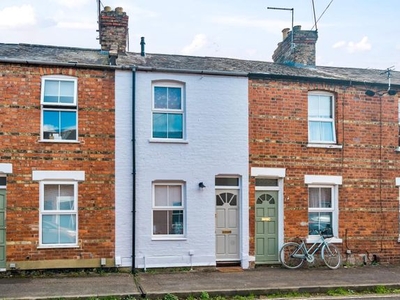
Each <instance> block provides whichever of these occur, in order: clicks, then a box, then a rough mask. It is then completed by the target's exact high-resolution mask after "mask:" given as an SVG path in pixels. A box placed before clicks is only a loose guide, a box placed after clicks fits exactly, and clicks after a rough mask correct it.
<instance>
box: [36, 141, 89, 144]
mask: <svg viewBox="0 0 400 300" xmlns="http://www.w3.org/2000/svg"><path fill="white" fill-rule="evenodd" d="M38 142H39V143H64V144H65V143H70V144H80V143H81V141H76V140H39V141H38Z"/></svg>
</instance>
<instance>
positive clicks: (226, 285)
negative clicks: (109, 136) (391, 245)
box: [0, 265, 400, 300]
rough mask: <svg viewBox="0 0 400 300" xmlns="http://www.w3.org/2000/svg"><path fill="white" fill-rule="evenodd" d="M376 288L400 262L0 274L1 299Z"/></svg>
mask: <svg viewBox="0 0 400 300" xmlns="http://www.w3.org/2000/svg"><path fill="white" fill-rule="evenodd" d="M377 286H385V287H388V288H396V289H397V288H400V265H388V266H384V265H367V266H360V267H348V268H345V267H341V268H339V269H336V270H331V269H328V268H326V267H309V266H306V267H302V268H301V269H295V270H289V269H285V268H283V267H281V266H262V267H257V268H254V269H249V270H242V269H241V268H240V267H222V268H213V269H194V270H190V271H159V270H158V271H157V270H150V271H148V272H143V271H138V272H136V273H134V274H132V273H122V272H118V273H117V272H105V273H101V274H98V275H85V276H54V277H35V276H32V277H29V278H26V277H23V278H22V277H18V276H14V277H13V276H11V275H9V276H3V277H1V278H0V299H13V300H16V299H68V298H69V299H78V298H80V299H95V298H99V297H112V296H114V297H121V298H129V299H133V298H136V299H140V298H151V299H161V298H163V297H164V296H165V295H167V294H173V295H175V296H178V297H188V296H190V295H191V296H194V297H199V296H200V295H201V293H202V292H207V293H208V294H209V296H217V295H223V296H234V295H240V296H246V295H254V296H266V295H271V294H278V293H285V292H308V293H323V292H326V291H328V290H333V289H335V288H344V289H346V290H354V291H361V290H366V289H372V288H374V287H377ZM398 296H399V297H398V298H396V299H400V294H399V295H398Z"/></svg>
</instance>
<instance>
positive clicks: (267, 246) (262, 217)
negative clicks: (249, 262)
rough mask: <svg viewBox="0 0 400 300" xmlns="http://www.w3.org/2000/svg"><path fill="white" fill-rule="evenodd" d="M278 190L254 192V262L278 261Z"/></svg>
mask: <svg viewBox="0 0 400 300" xmlns="http://www.w3.org/2000/svg"><path fill="white" fill-rule="evenodd" d="M278 196H279V193H278V191H257V192H256V220H255V222H256V224H255V226H256V230H255V232H256V236H255V242H256V245H255V249H256V263H268V262H277V261H278V250H279V249H278Z"/></svg>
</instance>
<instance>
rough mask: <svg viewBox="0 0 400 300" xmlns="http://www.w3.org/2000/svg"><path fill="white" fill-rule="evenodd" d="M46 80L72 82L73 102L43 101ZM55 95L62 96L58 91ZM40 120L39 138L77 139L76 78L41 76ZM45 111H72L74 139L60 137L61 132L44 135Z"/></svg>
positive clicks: (75, 140) (52, 139)
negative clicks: (73, 114)
mask: <svg viewBox="0 0 400 300" xmlns="http://www.w3.org/2000/svg"><path fill="white" fill-rule="evenodd" d="M48 81H59V82H72V83H73V84H74V90H73V102H72V103H62V102H45V86H46V82H48ZM57 96H62V95H61V94H60V93H59V94H58V95H57ZM40 104H41V120H40V140H41V141H45V142H64V143H65V142H67V143H71V142H77V141H78V79H77V78H75V77H71V76H61V75H58V76H43V77H42V86H41V96H40ZM45 111H57V112H74V113H75V116H76V117H75V139H62V136H61V134H59V133H54V134H50V135H49V137H46V136H45V128H44V127H45V126H44V124H43V123H44V112H45Z"/></svg>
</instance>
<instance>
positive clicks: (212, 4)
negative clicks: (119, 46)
mask: <svg viewBox="0 0 400 300" xmlns="http://www.w3.org/2000/svg"><path fill="white" fill-rule="evenodd" d="M314 2H315V6H314V7H315V17H316V19H319V21H318V23H317V29H318V35H319V38H318V41H317V65H323V66H335V67H357V68H358V67H360V68H377V69H386V68H389V67H393V66H394V69H395V70H397V71H398V70H400V38H399V33H400V17H399V15H398V13H399V11H400V1H399V0H379V1H378V0H314ZM97 3H98V0H1V1H0V32H1V34H0V43H29V44H42V45H56V46H68V47H79V48H93V49H99V44H98V40H97V37H98V33H97V32H96V29H97ZM312 3H313V1H312V0H170V1H166V0H101V8H103V7H104V6H111V7H112V8H113V9H114V8H115V7H118V6H119V7H122V8H123V9H124V11H125V12H127V14H128V15H129V51H131V52H139V51H140V37H142V36H143V37H145V39H146V52H147V53H167V54H184V55H195V56H218V57H232V58H240V59H249V60H262V61H272V53H273V52H274V50H275V48H276V46H277V44H278V43H279V42H280V41H281V39H282V29H283V28H285V27H291V26H292V12H291V10H282V9H268V7H275V8H285V9H291V8H293V9H294V10H293V11H294V25H301V26H302V29H307V30H309V29H312V28H313V26H314V10H313V4H312ZM313 29H315V27H314V28H313Z"/></svg>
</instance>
